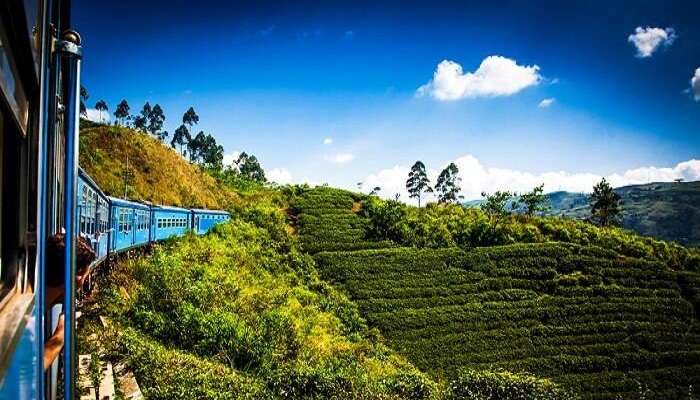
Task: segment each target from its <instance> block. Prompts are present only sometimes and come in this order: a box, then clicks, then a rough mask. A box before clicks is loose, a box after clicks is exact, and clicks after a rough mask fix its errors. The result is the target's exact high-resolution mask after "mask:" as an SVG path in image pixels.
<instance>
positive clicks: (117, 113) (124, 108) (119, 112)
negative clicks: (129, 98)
mask: <svg viewBox="0 0 700 400" xmlns="http://www.w3.org/2000/svg"><path fill="white" fill-rule="evenodd" d="M114 117H115V118H116V119H117V121H118V122H120V123H121V124H122V125H123V124H124V121H125V120H127V119H128V118H129V103H127V102H126V100H125V99H123V100H122V101H120V102H119V104H117V109H116V110H114Z"/></svg>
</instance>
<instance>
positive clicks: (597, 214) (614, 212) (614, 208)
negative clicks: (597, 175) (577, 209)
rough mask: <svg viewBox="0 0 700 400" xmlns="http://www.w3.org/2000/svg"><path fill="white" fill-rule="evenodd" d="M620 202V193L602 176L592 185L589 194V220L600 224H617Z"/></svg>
mask: <svg viewBox="0 0 700 400" xmlns="http://www.w3.org/2000/svg"><path fill="white" fill-rule="evenodd" d="M621 206H622V203H621V201H620V195H619V194H617V193H615V191H614V190H613V188H612V186H610V184H609V183H608V182H607V181H606V180H605V178H603V180H601V181H600V182H598V184H596V185H595V186H593V193H592V194H591V220H593V221H594V222H595V223H597V224H598V225H600V226H609V225H616V226H617V225H619V224H620V222H621V219H620V218H621V213H622V207H621Z"/></svg>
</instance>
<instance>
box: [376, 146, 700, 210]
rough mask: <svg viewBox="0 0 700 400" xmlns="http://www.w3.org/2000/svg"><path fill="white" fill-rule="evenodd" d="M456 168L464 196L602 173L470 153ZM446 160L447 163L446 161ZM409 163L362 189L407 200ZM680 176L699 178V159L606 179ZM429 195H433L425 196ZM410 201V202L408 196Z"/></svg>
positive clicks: (578, 180) (548, 186) (586, 183)
mask: <svg viewBox="0 0 700 400" xmlns="http://www.w3.org/2000/svg"><path fill="white" fill-rule="evenodd" d="M454 163H455V164H456V165H457V167H458V168H459V176H460V177H461V178H462V182H461V184H460V186H461V188H462V192H461V194H462V195H464V197H465V198H466V199H467V200H471V199H478V198H481V192H488V193H492V192H495V191H496V190H510V191H515V192H518V193H522V192H525V191H529V190H531V189H532V188H533V187H535V186H537V185H540V184H542V183H544V189H545V191H546V192H553V191H558V190H566V191H570V192H590V191H591V189H592V188H593V185H595V184H596V183H598V182H599V181H600V179H601V178H602V176H600V175H597V174H593V173H588V172H575V173H572V172H566V171H551V172H543V173H531V172H525V171H518V170H513V169H508V168H496V167H487V166H485V165H483V164H482V163H481V162H480V161H479V160H478V159H477V158H476V157H474V156H473V155H470V154H468V155H465V156H462V157H459V158H457V159H456V160H454ZM445 164H447V163H445ZM408 171H409V167H405V166H398V165H397V166H394V167H392V168H388V169H384V170H381V171H379V172H377V173H375V174H371V175H369V176H368V177H367V178H365V179H364V181H363V182H364V184H363V190H365V191H368V190H370V189H371V188H373V187H375V186H379V187H381V188H382V190H381V192H380V195H381V196H383V197H385V198H393V197H394V194H395V193H400V194H401V199H402V200H403V201H408V199H409V198H408V193H407V192H406V187H405V185H406V178H407V177H408ZM437 172H438V171H435V170H428V177H429V178H430V180H431V182H432V183H433V184H434V183H435V180H436V177H437ZM678 178H682V179H684V180H685V181H696V180H700V160H695V159H693V160H688V161H684V162H681V163H679V164H677V165H676V166H674V167H663V168H662V167H653V166H652V167H643V168H636V169H631V170H628V171H624V172H622V173H613V174H610V175H607V176H606V179H608V181H609V182H610V183H611V184H612V185H613V186H615V187H618V186H625V185H634V184H643V183H649V182H670V181H673V180H674V179H678ZM428 198H429V199H432V198H433V197H432V196H430V197H428ZM411 202H413V201H412V200H411Z"/></svg>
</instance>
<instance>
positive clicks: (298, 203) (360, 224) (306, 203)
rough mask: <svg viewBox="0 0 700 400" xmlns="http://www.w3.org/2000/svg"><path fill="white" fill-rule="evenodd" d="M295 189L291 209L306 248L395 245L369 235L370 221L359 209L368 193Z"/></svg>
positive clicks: (311, 251) (306, 249)
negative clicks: (364, 194) (363, 194)
mask: <svg viewBox="0 0 700 400" xmlns="http://www.w3.org/2000/svg"><path fill="white" fill-rule="evenodd" d="M291 190H292V191H294V194H293V197H294V198H293V199H292V207H291V209H290V214H291V217H292V223H293V224H294V226H295V228H296V229H297V230H298V231H299V234H300V241H301V245H302V248H303V249H304V250H305V251H307V252H309V253H315V252H318V251H324V250H354V249H366V248H380V247H386V246H390V245H391V244H390V243H389V242H387V241H386V240H381V241H374V240H371V239H370V238H368V237H367V234H368V226H367V222H368V221H367V219H366V218H364V217H362V216H361V215H359V214H358V212H359V209H360V208H363V207H365V205H364V203H361V200H362V199H363V197H364V196H362V195H358V194H354V193H350V192H348V191H345V190H341V189H333V188H329V187H323V186H321V187H316V188H314V189H310V188H308V187H295V188H293V189H291ZM373 198H374V199H376V197H373ZM370 199H372V198H370ZM376 201H379V200H378V199H376ZM387 204H393V203H391V202H389V203H387ZM370 229H371V228H370ZM384 232H386V231H382V233H384Z"/></svg>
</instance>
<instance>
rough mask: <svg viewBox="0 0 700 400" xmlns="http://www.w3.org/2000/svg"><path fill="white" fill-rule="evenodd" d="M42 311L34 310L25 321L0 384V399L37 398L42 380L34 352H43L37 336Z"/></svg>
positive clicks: (39, 361) (40, 361)
mask: <svg viewBox="0 0 700 400" xmlns="http://www.w3.org/2000/svg"><path fill="white" fill-rule="evenodd" d="M42 309H43V307H34V310H33V311H32V314H31V315H32V316H31V318H28V319H27V324H26V326H25V327H24V332H23V333H22V336H21V337H20V338H19V341H18V343H17V346H16V347H15V348H14V351H13V353H12V358H11V359H10V362H9V367H8V369H7V371H5V375H4V376H3V377H2V380H0V399H3V400H4V399H13V400H14V399H16V400H33V399H38V398H39V393H40V392H39V390H40V386H41V384H42V382H41V377H43V371H42V370H41V366H43V355H42V352H41V351H37V349H38V348H40V349H42V350H43V348H44V346H43V343H42V340H41V338H42V336H41V329H42V326H41V318H40V315H41V314H40V313H41V312H42Z"/></svg>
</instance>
